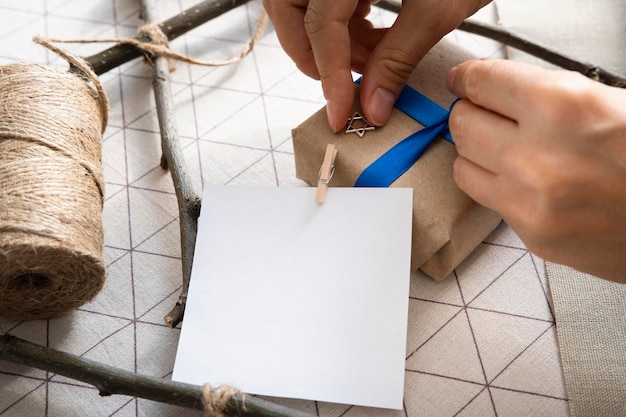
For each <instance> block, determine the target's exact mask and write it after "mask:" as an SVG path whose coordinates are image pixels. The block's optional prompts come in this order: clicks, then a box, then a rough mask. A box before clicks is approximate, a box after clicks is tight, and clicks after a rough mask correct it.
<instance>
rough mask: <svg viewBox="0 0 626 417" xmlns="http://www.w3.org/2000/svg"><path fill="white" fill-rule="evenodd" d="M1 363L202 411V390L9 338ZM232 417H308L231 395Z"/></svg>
mask: <svg viewBox="0 0 626 417" xmlns="http://www.w3.org/2000/svg"><path fill="white" fill-rule="evenodd" d="M0 359H2V360H6V361H10V362H13V363H17V364H21V365H26V366H31V367H34V368H38V369H43V370H45V371H48V372H52V373H55V374H59V375H63V376H66V377H68V378H72V379H75V380H77V381H82V382H85V383H87V384H90V385H93V386H94V387H96V388H97V389H98V390H99V391H100V395H101V396H110V395H113V394H121V395H129V396H133V397H140V398H144V399H147V400H152V401H159V402H162V403H166V404H171V405H177V406H181V407H186V408H191V409H196V410H204V402H203V393H202V387H200V386H197V385H191V384H184V383H181V382H174V381H168V380H164V379H161V378H155V377H150V376H145V375H141V374H136V373H134V372H130V371H127V370H124V369H117V368H113V367H111V366H109V365H104V364H101V363H99V362H96V361H92V360H90V359H85V358H81V357H80V356H76V355H72V354H69V353H65V352H60V351H58V350H55V349H51V348H48V347H45V346H41V345H37V344H35V343H31V342H28V341H26V340H23V339H20V338H17V337H15V336H11V335H9V334H2V335H0ZM224 411H225V412H226V413H227V414H229V415H233V416H250V417H311V415H310V414H307V413H304V412H301V411H296V410H292V409H289V408H287V407H283V406H280V405H277V404H272V403H270V402H268V401H265V400H262V399H259V398H255V397H252V396H250V395H246V394H236V395H234V396H233V397H232V398H231V399H230V401H229V402H228V404H227V407H226V409H225V410H224Z"/></svg>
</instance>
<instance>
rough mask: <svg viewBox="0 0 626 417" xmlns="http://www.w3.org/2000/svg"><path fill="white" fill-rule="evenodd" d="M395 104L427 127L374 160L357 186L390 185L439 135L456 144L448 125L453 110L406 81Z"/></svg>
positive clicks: (364, 171) (357, 181) (357, 182)
mask: <svg viewBox="0 0 626 417" xmlns="http://www.w3.org/2000/svg"><path fill="white" fill-rule="evenodd" d="M359 81H360V80H357V82H359ZM455 103H456V101H455V102H454V103H452V106H454V104H455ZM395 106H396V107H397V108H398V109H399V110H401V111H402V112H404V113H406V114H407V115H408V116H410V117H412V118H413V119H415V120H417V121H418V122H420V123H421V124H423V125H424V126H425V127H424V128H423V129H421V130H418V131H417V132H415V133H413V134H411V135H410V136H408V137H406V138H405V139H403V140H402V141H400V142H398V143H397V144H396V145H395V146H393V147H392V148H391V149H389V150H388V151H387V152H385V153H384V154H383V155H381V156H380V157H379V158H378V159H377V160H375V161H374V162H372V163H371V164H370V166H368V167H367V168H365V169H364V170H363V172H362V173H361V175H360V176H359V178H358V179H357V180H356V183H355V184H354V186H355V187H389V186H390V185H391V184H392V183H393V182H394V181H395V180H397V179H398V178H399V177H400V176H402V174H404V173H405V172H406V171H407V170H408V169H409V168H411V167H412V166H413V164H415V162H417V160H418V159H419V157H420V156H421V155H422V154H423V153H424V151H425V150H426V148H428V146H429V145H430V144H431V143H432V142H434V140H435V139H437V137H438V136H442V137H443V138H444V139H446V140H447V141H448V142H450V143H453V144H454V141H453V140H452V136H451V135H450V130H449V129H448V117H449V115H450V112H449V111H448V110H446V109H444V108H443V107H441V106H440V105H439V104H437V103H435V102H434V101H432V100H431V99H429V98H428V97H426V96H424V95H423V94H421V93H420V92H418V91H416V90H414V89H413V88H411V87H409V86H408V85H406V86H404V88H403V89H402V91H401V93H400V96H399V97H398V100H397V101H396V104H395ZM452 106H450V109H452Z"/></svg>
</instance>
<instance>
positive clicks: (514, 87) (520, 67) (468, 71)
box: [446, 59, 547, 122]
mask: <svg viewBox="0 0 626 417" xmlns="http://www.w3.org/2000/svg"><path fill="white" fill-rule="evenodd" d="M546 72H547V70H545V69H542V68H539V67H536V66H534V65H530V64H524V63H520V62H513V61H508V60H504V59H480V60H471V61H467V62H465V63H463V64H461V65H459V66H458V67H455V68H453V69H452V70H451V71H450V73H449V74H448V79H447V80H446V84H447V87H448V90H450V92H451V93H452V94H454V95H456V96H457V97H460V98H465V99H468V100H469V101H471V102H472V103H474V104H476V105H478V106H481V107H483V108H485V109H488V110H491V111H493V112H495V113H498V114H500V115H503V116H505V117H508V118H509V119H511V120H516V121H518V122H519V121H520V118H523V117H524V116H525V115H526V114H527V110H530V109H533V108H534V103H533V102H532V100H533V99H534V96H533V94H532V91H533V90H534V89H535V88H536V85H537V84H538V82H539V81H541V80H543V79H545V78H546Z"/></svg>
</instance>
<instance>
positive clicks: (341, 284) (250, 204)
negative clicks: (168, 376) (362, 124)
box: [172, 186, 412, 409]
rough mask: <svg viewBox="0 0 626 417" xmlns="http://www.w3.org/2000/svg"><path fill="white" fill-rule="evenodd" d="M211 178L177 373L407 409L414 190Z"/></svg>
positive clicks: (265, 390)
mask: <svg viewBox="0 0 626 417" xmlns="http://www.w3.org/2000/svg"><path fill="white" fill-rule="evenodd" d="M314 196H315V189H314V188H308V187H307V188H305V187H302V188H255V187H228V186H207V187H206V188H205V191H204V197H203V204H202V213H201V216H200V219H199V230H198V238H197V242H196V250H195V257H194V265H193V272H192V276H191V283H190V288H189V297H188V299H187V306H186V311H185V318H184V321H183V326H182V332H181V337H180V341H179V346H178V352H177V356H176V364H175V366H174V374H173V377H172V379H174V380H177V381H182V382H187V383H192V384H198V385H201V384H203V383H205V382H208V383H210V384H211V385H214V386H216V385H221V384H228V385H233V386H235V387H237V388H239V389H240V390H242V391H243V392H247V393H251V394H261V395H269V396H277V397H291V398H301V399H309V400H319V401H328V402H338V403H347V404H355V405H363V406H372V407H383V408H395V409H400V408H402V398H403V390H404V361H405V352H406V331H407V315H408V294H409V278H410V252H411V213H412V190H411V189H400V188H330V189H329V190H328V193H327V196H326V201H325V203H323V204H318V203H316V202H315V201H314Z"/></svg>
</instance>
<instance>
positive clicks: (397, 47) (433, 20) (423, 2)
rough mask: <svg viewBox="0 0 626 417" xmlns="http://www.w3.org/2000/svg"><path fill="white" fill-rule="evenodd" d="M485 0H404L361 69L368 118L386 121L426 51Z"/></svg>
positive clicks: (376, 121) (369, 119) (362, 102)
mask: <svg viewBox="0 0 626 417" xmlns="http://www.w3.org/2000/svg"><path fill="white" fill-rule="evenodd" d="M487 3H488V1H486V0H418V1H404V2H403V4H402V10H401V11H400V13H399V14H398V17H397V19H396V21H395V23H394V24H393V25H392V27H391V28H390V29H389V30H388V31H387V33H386V34H385V36H384V37H383V38H382V39H380V41H379V42H378V44H377V45H376V48H375V49H374V50H373V52H372V54H371V55H370V57H369V59H368V61H367V64H366V66H365V68H364V71H363V81H362V88H361V104H362V108H363V111H364V113H365V116H366V117H367V120H368V121H369V122H370V123H372V124H374V125H377V126H380V125H383V124H385V123H386V122H387V119H388V118H389V115H390V114H391V110H392V108H393V104H394V103H395V100H396V98H397V97H398V94H399V93H400V90H402V87H403V86H404V85H405V84H406V81H407V79H408V77H409V75H410V74H411V72H412V71H413V70H414V69H415V67H416V66H417V64H418V63H419V61H420V60H421V59H422V58H423V57H424V55H426V53H427V52H428V51H429V50H430V49H431V48H432V47H433V46H434V45H435V44H436V43H437V42H438V41H439V40H440V39H441V38H442V37H443V36H444V35H445V34H447V33H448V32H450V31H451V30H453V29H454V28H455V27H457V26H458V25H459V23H460V22H461V21H462V20H463V19H464V18H466V17H467V16H469V15H471V14H473V13H474V12H476V11H477V10H478V9H479V8H480V7H482V6H484V5H485V4H487Z"/></svg>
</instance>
